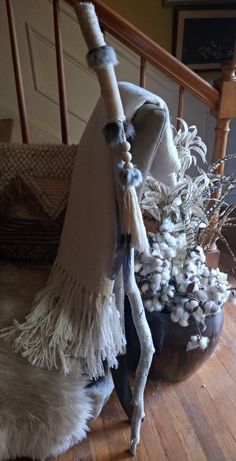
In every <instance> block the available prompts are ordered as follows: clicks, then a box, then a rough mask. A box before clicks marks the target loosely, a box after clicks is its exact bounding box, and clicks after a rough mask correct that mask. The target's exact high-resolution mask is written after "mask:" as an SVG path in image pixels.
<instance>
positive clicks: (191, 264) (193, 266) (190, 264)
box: [186, 260, 197, 274]
mask: <svg viewBox="0 0 236 461" xmlns="http://www.w3.org/2000/svg"><path fill="white" fill-rule="evenodd" d="M186 267H187V270H188V271H189V272H192V273H193V274H196V272H197V267H196V264H194V262H193V261H191V260H189V262H188V263H187V264H186Z"/></svg>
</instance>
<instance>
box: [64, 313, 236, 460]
mask: <svg viewBox="0 0 236 461" xmlns="http://www.w3.org/2000/svg"><path fill="white" fill-rule="evenodd" d="M235 338H236V307H235V306H230V305H228V306H227V308H226V309H225V324H224V328H223V332H222V336H221V339H220V342H219V345H218V346H217V348H216V351H215V353H214V354H213V355H212V356H211V357H210V358H209V359H208V361H207V362H206V363H205V364H204V365H203V366H202V368H201V369H200V370H199V371H198V372H197V373H195V374H194V375H192V376H191V377H190V378H189V379H187V380H186V381H183V382H180V383H176V384H170V383H163V382H161V383H155V382H153V381H149V382H148V385H147V389H146V396H145V413H146V417H145V420H144V422H143V424H142V436H141V442H140V445H139V447H138V452H137V456H136V457H135V458H132V456H131V455H130V453H129V443H130V426H129V424H128V423H127V420H126V415H125V414H124V412H123V410H122V408H121V406H120V403H119V401H118V398H117V396H116V394H115V393H113V395H112V397H111V399H110V400H109V402H108V403H107V405H106V407H105V408H104V410H103V412H102V415H101V416H100V417H99V418H98V419H97V420H96V421H94V422H93V424H92V425H91V428H92V431H91V432H90V433H89V434H88V438H87V440H85V441H83V442H82V443H81V444H79V445H77V446H76V447H74V448H73V449H71V450H69V452H68V453H66V454H65V455H64V456H60V457H58V458H57V461H131V460H132V459H135V461H236V339H235Z"/></svg>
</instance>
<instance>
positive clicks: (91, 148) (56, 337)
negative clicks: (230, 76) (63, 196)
mask: <svg viewBox="0 0 236 461" xmlns="http://www.w3.org/2000/svg"><path fill="white" fill-rule="evenodd" d="M120 90H121V97H122V102H123V105H124V112H125V114H126V116H127V118H128V119H129V120H130V119H132V118H133V116H134V114H135V112H136V111H137V110H138V109H139V108H140V107H141V106H142V105H143V104H144V103H145V102H152V103H154V104H157V105H160V104H164V103H163V101H162V100H161V99H160V98H158V97H157V96H155V95H153V94H152V93H150V92H147V91H145V90H141V89H140V88H138V87H136V86H135V85H132V84H124V83H123V84H121V85H120ZM165 107H166V106H165ZM166 110H167V109H166ZM167 114H168V111H167ZM167 119H168V123H166V130H164V132H163V141H162V146H163V147H162V151H163V154H162V152H160V153H159V154H158V156H159V158H160V156H161V155H165V160H163V162H164V164H165V165H166V168H169V170H170V173H173V171H176V170H177V169H178V160H177V153H176V149H175V146H174V144H173V140H172V138H171V136H170V133H169V130H170V126H169V117H167ZM106 121H107V120H106V111H105V107H104V102H103V99H102V98H101V99H100V100H99V102H98V104H97V106H96V108H95V110H94V112H93V114H92V116H91V118H90V120H89V122H88V124H87V127H86V129H85V132H84V134H83V136H82V139H81V141H80V144H79V147H78V153H77V157H76V160H75V165H74V169H73V175H72V182H71V189H70V196H69V202H68V208H67V213H66V218H65V223H64V228H63V232H62V236H61V243H60V247H59V251H58V256H57V258H56V261H55V264H54V266H53V268H52V271H51V275H50V277H49V280H48V282H47V285H46V287H45V289H44V290H42V291H41V292H39V293H38V295H37V296H36V298H35V302H34V304H33V306H32V310H31V313H30V314H29V315H28V317H27V318H26V322H25V323H23V324H19V323H17V322H15V323H14V326H13V327H11V328H10V329H8V330H7V331H5V332H4V336H5V337H14V348H15V350H16V351H17V352H18V351H21V352H22V355H23V356H24V357H25V358H26V359H28V360H29V361H30V362H31V363H32V364H33V365H36V366H41V367H47V368H49V369H50V368H53V367H62V369H63V371H64V372H65V373H67V372H69V371H70V369H71V366H72V363H73V359H75V358H81V360H82V364H83V365H84V367H85V371H86V373H87V374H88V375H89V376H90V377H95V378H97V377H98V376H100V375H103V373H104V370H103V361H104V360H107V362H108V366H111V367H112V366H116V364H117V362H116V356H117V355H118V354H119V353H122V352H123V350H124V346H125V338H124V335H123V329H122V327H121V322H120V318H119V313H118V311H117V309H116V303H115V297H114V295H113V281H112V280H111V279H110V274H111V267H112V260H113V256H114V251H115V248H116V230H117V206H116V196H115V185H114V172H113V160H112V155H114V153H112V152H111V151H110V149H109V147H108V146H107V145H106V144H105V140H104V136H103V133H102V130H103V127H104V126H105V124H106ZM132 154H133V156H134V162H135V152H132ZM144 155H145V152H144ZM148 155H152V153H148ZM1 335H3V333H1Z"/></svg>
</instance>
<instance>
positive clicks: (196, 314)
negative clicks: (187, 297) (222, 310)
mask: <svg viewBox="0 0 236 461" xmlns="http://www.w3.org/2000/svg"><path fill="white" fill-rule="evenodd" d="M193 317H194V318H195V320H196V322H199V323H200V322H202V318H203V310H202V308H201V307H199V308H198V309H197V310H196V311H195V312H193Z"/></svg>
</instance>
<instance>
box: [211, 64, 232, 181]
mask: <svg viewBox="0 0 236 461" xmlns="http://www.w3.org/2000/svg"><path fill="white" fill-rule="evenodd" d="M235 71H236V61H227V62H224V63H223V64H222V75H221V77H220V78H219V79H218V80H216V81H215V82H214V86H215V88H216V89H217V90H219V92H220V99H219V104H218V107H217V108H216V111H215V113H214V114H213V115H214V116H215V117H216V128H215V130H216V135H215V145H214V150H213V157H212V160H213V161H215V160H219V159H221V158H224V157H225V155H226V152H227V141H228V134H229V131H230V128H229V125H230V122H231V120H232V119H233V118H235V117H236V74H235ZM221 171H223V167H222V168H221ZM219 172H220V171H219Z"/></svg>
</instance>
